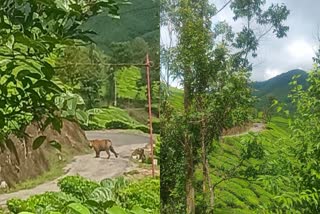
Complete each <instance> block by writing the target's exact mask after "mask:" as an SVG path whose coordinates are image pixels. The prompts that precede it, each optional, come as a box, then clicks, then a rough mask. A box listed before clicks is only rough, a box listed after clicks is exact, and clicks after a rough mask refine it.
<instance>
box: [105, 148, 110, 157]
mask: <svg viewBox="0 0 320 214" xmlns="http://www.w3.org/2000/svg"><path fill="white" fill-rule="evenodd" d="M106 152H107V154H108V157H107V159H109V158H110V151H109V149H106Z"/></svg>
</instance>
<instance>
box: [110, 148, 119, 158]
mask: <svg viewBox="0 0 320 214" xmlns="http://www.w3.org/2000/svg"><path fill="white" fill-rule="evenodd" d="M110 151H111V152H112V153H113V154H114V155H115V156H116V158H117V157H118V153H117V152H116V151H115V150H114V148H113V146H110Z"/></svg>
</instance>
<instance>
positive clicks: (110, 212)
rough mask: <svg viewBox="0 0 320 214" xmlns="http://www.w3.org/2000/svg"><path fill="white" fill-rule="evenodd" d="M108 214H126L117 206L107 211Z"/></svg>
mask: <svg viewBox="0 0 320 214" xmlns="http://www.w3.org/2000/svg"><path fill="white" fill-rule="evenodd" d="M107 213H108V214H128V213H127V212H126V211H125V210H124V209H123V208H121V207H119V206H113V207H111V208H109V209H107Z"/></svg>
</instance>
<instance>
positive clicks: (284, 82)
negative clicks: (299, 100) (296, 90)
mask: <svg viewBox="0 0 320 214" xmlns="http://www.w3.org/2000/svg"><path fill="white" fill-rule="evenodd" d="M295 75H301V76H300V77H299V78H298V80H297V81H298V84H301V85H302V86H303V87H306V86H307V81H306V79H307V77H308V73H307V72H305V71H303V70H300V69H295V70H291V71H288V72H286V73H282V74H280V75H278V76H275V77H273V78H271V79H269V80H266V81H262V82H253V83H252V87H253V89H254V92H253V95H254V96H257V97H258V98H260V99H261V100H260V101H259V102H258V103H257V104H256V107H257V108H258V109H262V108H263V106H264V105H266V103H267V100H268V96H273V97H274V98H276V99H277V100H279V101H280V102H284V103H287V104H289V107H290V99H289V98H288V94H289V93H290V91H291V85H289V83H290V82H291V80H292V77H293V76H295Z"/></svg>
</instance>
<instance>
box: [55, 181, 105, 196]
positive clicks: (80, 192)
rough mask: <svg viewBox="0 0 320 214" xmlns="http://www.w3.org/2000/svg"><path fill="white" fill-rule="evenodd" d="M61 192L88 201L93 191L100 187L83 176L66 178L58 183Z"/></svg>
mask: <svg viewBox="0 0 320 214" xmlns="http://www.w3.org/2000/svg"><path fill="white" fill-rule="evenodd" d="M58 186H59V188H60V190H61V191H62V192H64V193H67V194H71V195H72V196H74V197H76V198H78V199H80V200H86V199H88V198H89V195H90V194H91V193H92V192H93V190H94V189H95V188H97V187H99V186H100V185H99V184H98V183H96V182H94V181H90V180H88V179H85V178H83V177H81V176H66V177H64V178H62V179H60V180H59V181H58Z"/></svg>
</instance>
